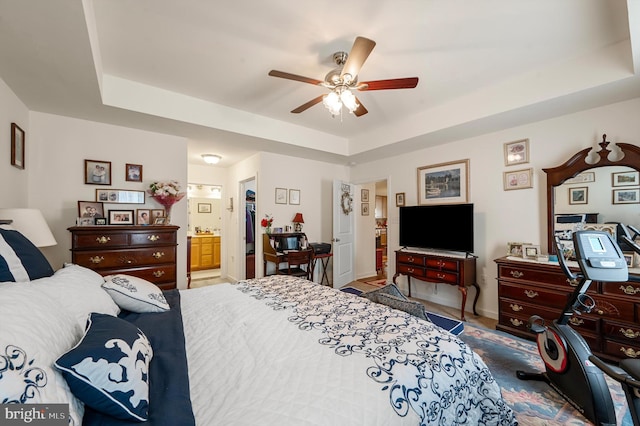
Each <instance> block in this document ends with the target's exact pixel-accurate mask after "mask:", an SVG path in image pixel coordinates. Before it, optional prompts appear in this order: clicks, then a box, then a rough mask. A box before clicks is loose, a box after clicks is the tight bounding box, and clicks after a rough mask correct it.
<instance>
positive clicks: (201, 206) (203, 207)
mask: <svg viewBox="0 0 640 426" xmlns="http://www.w3.org/2000/svg"><path fill="white" fill-rule="evenodd" d="M198 213H211V203H198Z"/></svg>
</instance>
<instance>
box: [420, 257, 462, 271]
mask: <svg viewBox="0 0 640 426" xmlns="http://www.w3.org/2000/svg"><path fill="white" fill-rule="evenodd" d="M426 260H427V268H433V269H440V270H444V271H453V272H458V271H459V270H460V262H458V261H456V260H453V259H438V258H429V257H428V258H427V259H426Z"/></svg>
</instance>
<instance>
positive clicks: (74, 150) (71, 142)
mask: <svg viewBox="0 0 640 426" xmlns="http://www.w3.org/2000/svg"><path fill="white" fill-rule="evenodd" d="M30 123H31V125H30V134H31V138H30V143H31V147H32V151H31V154H30V156H29V157H30V164H29V163H27V167H28V173H29V179H30V180H29V190H28V193H29V206H30V207H34V208H39V209H41V210H42V212H43V214H44V216H45V218H46V219H47V222H48V223H49V226H50V227H51V229H52V231H53V234H54V236H55V238H56V240H57V241H58V245H57V246H54V247H48V248H44V249H43V252H44V253H45V255H46V256H47V258H48V259H49V260H50V262H51V264H52V266H53V267H54V269H57V268H59V267H61V266H62V263H63V262H69V261H71V253H70V252H69V249H70V248H71V234H70V233H69V231H68V230H67V228H68V227H70V226H73V225H75V220H76V217H77V216H78V201H79V200H82V201H95V197H96V189H104V188H107V187H105V186H103V185H88V184H85V183H84V160H85V159H89V160H99V161H111V169H112V170H111V173H112V175H111V182H112V184H111V185H110V186H109V187H108V188H115V189H130V190H146V188H147V187H148V186H149V184H150V183H151V182H152V181H156V180H176V181H178V182H179V183H180V184H181V185H182V187H183V190H184V191H186V183H187V143H186V139H184V138H179V137H175V136H168V135H163V134H159V133H151V132H146V131H141V130H136V129H130V128H125V127H119V126H112V125H108V124H102V123H95V122H90V121H85V120H78V119H74V118H68V117H61V116H56V115H51V114H42V113H37V112H32V113H31V120H30ZM126 163H133V164H142V166H143V176H142V177H143V182H142V183H140V182H127V181H125V164H126ZM104 208H105V213H106V211H107V210H109V209H133V210H135V209H138V208H156V209H157V208H162V206H160V205H159V204H157V203H156V202H155V201H154V200H153V199H152V198H151V197H148V196H147V197H146V203H145V204H144V205H142V204H108V203H105V205H104ZM171 223H172V224H173V225H178V226H180V229H179V231H178V252H177V256H178V265H177V267H178V269H177V282H178V286H179V287H180V288H184V287H186V227H187V226H186V225H187V202H186V199H183V200H182V201H180V202H178V203H177V204H175V205H174V206H173V209H172V213H171Z"/></svg>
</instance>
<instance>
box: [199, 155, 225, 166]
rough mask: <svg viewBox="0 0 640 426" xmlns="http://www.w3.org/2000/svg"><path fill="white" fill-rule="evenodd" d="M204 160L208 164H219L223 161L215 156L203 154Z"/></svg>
mask: <svg viewBox="0 0 640 426" xmlns="http://www.w3.org/2000/svg"><path fill="white" fill-rule="evenodd" d="M202 159H203V160H204V162H205V163H207V164H218V163H219V162H220V160H222V157H220V156H219V155H215V154H202Z"/></svg>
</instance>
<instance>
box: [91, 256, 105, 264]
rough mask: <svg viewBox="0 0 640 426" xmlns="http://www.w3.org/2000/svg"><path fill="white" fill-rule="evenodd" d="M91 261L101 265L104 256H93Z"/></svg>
mask: <svg viewBox="0 0 640 426" xmlns="http://www.w3.org/2000/svg"><path fill="white" fill-rule="evenodd" d="M89 260H90V261H91V263H94V264H95V263H100V262H102V261H103V260H104V256H93V257H90V258H89Z"/></svg>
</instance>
